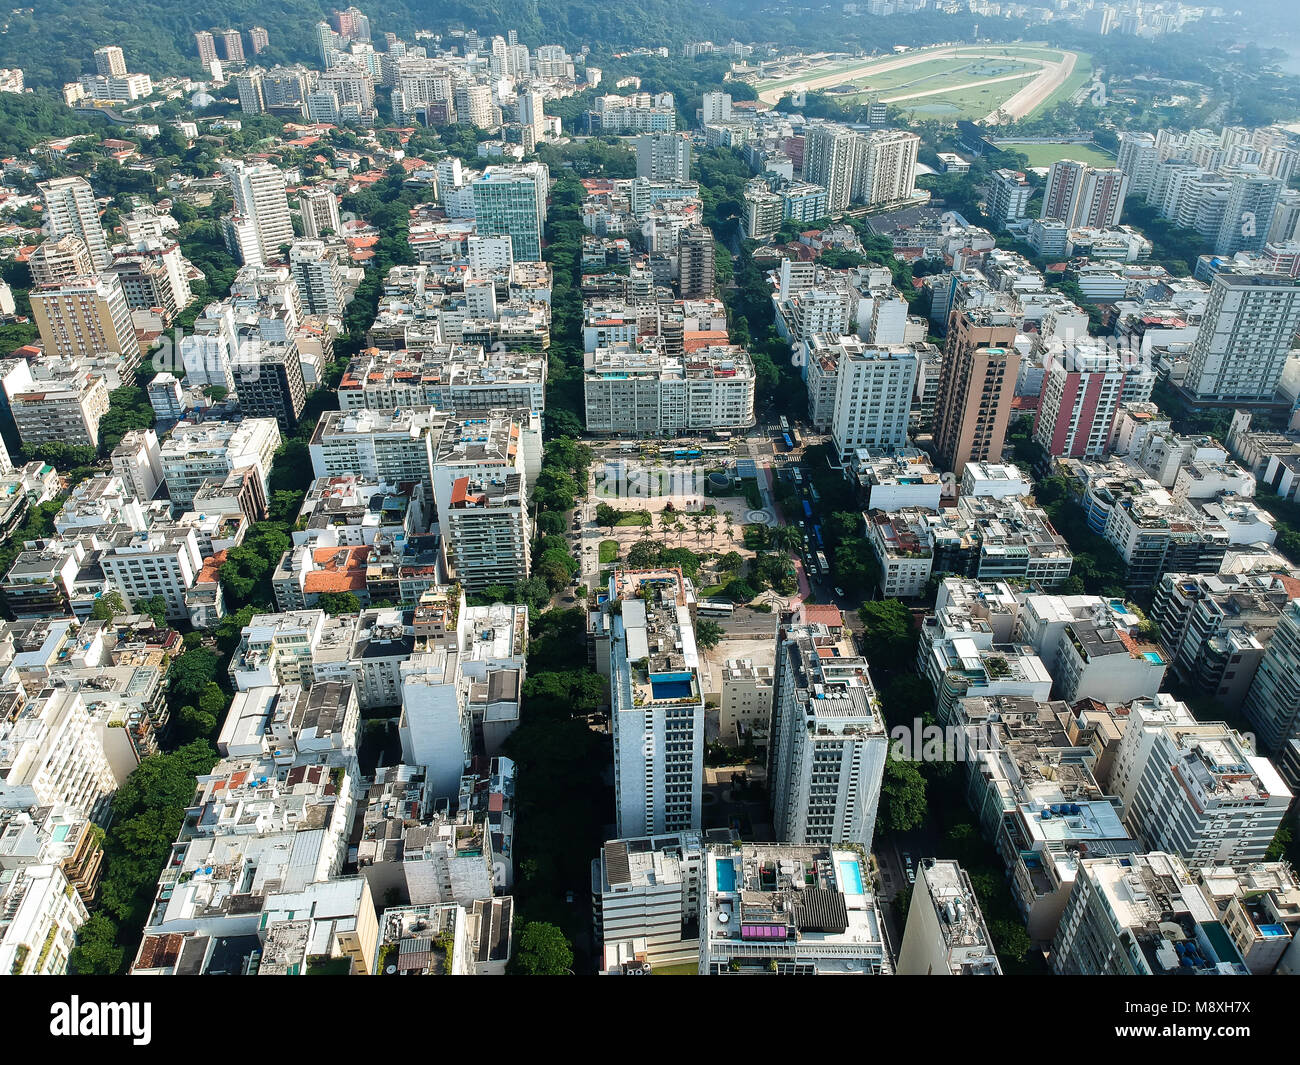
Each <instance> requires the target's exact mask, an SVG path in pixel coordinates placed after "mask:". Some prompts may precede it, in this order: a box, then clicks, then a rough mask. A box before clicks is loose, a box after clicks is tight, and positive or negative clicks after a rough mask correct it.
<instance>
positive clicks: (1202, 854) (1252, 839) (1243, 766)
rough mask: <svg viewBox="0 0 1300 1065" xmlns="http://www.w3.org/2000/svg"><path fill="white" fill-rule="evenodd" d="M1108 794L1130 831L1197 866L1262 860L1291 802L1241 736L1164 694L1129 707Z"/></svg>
mask: <svg viewBox="0 0 1300 1065" xmlns="http://www.w3.org/2000/svg"><path fill="white" fill-rule="evenodd" d="M1275 638H1276V637H1275ZM1261 668H1263V667H1262V665H1261ZM1110 791H1111V793H1113V794H1114V795H1116V796H1118V798H1119V799H1120V800H1121V801H1122V803H1123V809H1124V810H1125V811H1126V813H1125V820H1126V821H1127V822H1128V825H1129V828H1130V829H1131V830H1132V831H1133V833H1134V835H1135V836H1137V837H1139V838H1141V839H1143V840H1145V841H1146V843H1147V845H1148V846H1150V847H1152V848H1154V849H1159V850H1163V851H1168V852H1170V853H1171V854H1177V855H1178V856H1179V857H1180V858H1183V859H1184V860H1186V861H1189V862H1193V863H1195V864H1197V865H1207V864H1212V865H1236V864H1238V863H1241V862H1258V861H1262V860H1263V858H1264V852H1265V851H1267V850H1268V848H1269V845H1270V844H1271V843H1272V842H1273V837H1274V836H1275V835H1276V834H1277V830H1278V828H1279V827H1280V826H1281V824H1282V820H1283V818H1284V817H1285V816H1286V812H1287V808H1288V807H1289V806H1290V805H1291V792H1290V791H1289V790H1288V789H1287V786H1286V784H1285V783H1284V782H1283V780H1282V777H1281V775H1280V774H1279V773H1278V771H1277V770H1276V769H1274V768H1273V764H1272V763H1271V762H1269V760H1268V759H1267V758H1264V757H1262V756H1260V755H1257V754H1255V753H1254V752H1253V751H1252V749H1251V747H1250V746H1249V745H1248V744H1247V742H1246V740H1245V739H1244V738H1243V737H1242V736H1241V735H1240V733H1238V732H1236V731H1235V730H1234V729H1232V728H1230V727H1229V726H1228V725H1226V724H1224V723H1223V722H1222V721H1217V722H1199V721H1197V719H1196V718H1194V717H1193V716H1192V714H1191V711H1189V710H1188V709H1187V706H1186V705H1185V704H1183V703H1180V702H1178V701H1177V700H1175V699H1173V698H1172V697H1171V696H1168V695H1160V696H1156V697H1154V698H1152V699H1147V700H1142V701H1140V702H1134V703H1132V704H1131V705H1130V707H1129V716H1128V725H1127V727H1126V728H1125V729H1124V734H1123V736H1121V737H1120V741H1119V745H1118V747H1116V749H1115V761H1114V764H1113V766H1112V767H1111V773H1110Z"/></svg>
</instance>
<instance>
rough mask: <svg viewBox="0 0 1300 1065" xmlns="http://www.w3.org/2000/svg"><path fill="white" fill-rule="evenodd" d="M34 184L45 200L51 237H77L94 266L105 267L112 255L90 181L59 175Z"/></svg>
mask: <svg viewBox="0 0 1300 1065" xmlns="http://www.w3.org/2000/svg"><path fill="white" fill-rule="evenodd" d="M36 188H37V191H38V192H40V194H41V199H42V200H44V201H45V210H46V211H47V212H48V214H47V215H46V218H47V219H48V221H47V222H46V225H48V227H49V233H50V236H51V237H53V238H54V239H55V240H58V239H59V238H60V237H67V236H72V237H78V238H79V239H80V240H81V242H82V243H83V244H85V246H86V250H87V251H88V252H89V253H90V261H91V263H92V265H93V266H94V268H95V269H96V270H102V269H103V268H104V267H106V266H107V265H108V263H109V260H110V259H111V258H112V256H111V255H110V253H109V250H108V238H107V237H106V236H105V235H104V227H103V225H102V224H101V223H100V220H99V205H98V204H97V203H96V202H95V193H94V190H92V189H91V187H90V182H88V181H87V180H86V179H85V178H81V177H63V178H54V179H53V180H51V181H42V182H41V183H40V184H38V185H37V186H36Z"/></svg>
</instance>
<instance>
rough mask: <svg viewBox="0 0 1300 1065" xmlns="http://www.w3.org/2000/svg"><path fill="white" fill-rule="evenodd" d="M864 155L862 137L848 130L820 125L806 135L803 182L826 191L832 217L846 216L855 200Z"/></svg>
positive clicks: (842, 127)
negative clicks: (856, 179)
mask: <svg viewBox="0 0 1300 1065" xmlns="http://www.w3.org/2000/svg"><path fill="white" fill-rule="evenodd" d="M862 151H863V138H862V136H861V135H860V134H858V133H855V132H854V131H853V130H851V129H849V128H848V127H847V126H841V125H837V124H834V123H819V124H817V125H813V126H810V127H809V128H808V131H807V133H805V135H804V154H803V176H804V180H805V181H810V182H812V183H813V184H814V185H820V186H821V187H822V188H824V189H825V190H826V209H827V210H828V211H829V212H831V213H832V214H839V213H841V212H843V211H844V210H845V209H846V208H847V207H848V206H849V204H850V203H851V202H852V200H853V190H854V179H855V176H856V175H857V172H858V169H859V167H860V166H861V158H862Z"/></svg>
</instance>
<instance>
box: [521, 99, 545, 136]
mask: <svg viewBox="0 0 1300 1065" xmlns="http://www.w3.org/2000/svg"><path fill="white" fill-rule="evenodd" d="M544 104H545V97H544V96H543V95H542V93H541V90H540V89H525V90H524V91H522V92H520V93H519V95H518V96H517V97H516V98H515V107H516V110H517V111H518V117H519V124H520V125H521V126H524V127H526V128H528V129H531V130H532V131H533V137H534V142H536V141H540V140H541V139H542V134H544V133H545V132H546V113H545V110H544Z"/></svg>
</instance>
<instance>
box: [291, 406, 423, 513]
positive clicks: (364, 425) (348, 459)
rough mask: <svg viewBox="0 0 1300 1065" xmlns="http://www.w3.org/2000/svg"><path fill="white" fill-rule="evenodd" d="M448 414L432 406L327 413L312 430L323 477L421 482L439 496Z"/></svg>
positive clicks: (315, 460)
mask: <svg viewBox="0 0 1300 1065" xmlns="http://www.w3.org/2000/svg"><path fill="white" fill-rule="evenodd" d="M446 422H447V416H446V415H445V414H439V413H438V412H437V411H431V410H430V409H429V408H428V407H403V408H402V409H401V410H392V411H373V410H357V411H326V412H325V413H324V414H323V415H322V416H321V419H320V421H319V422H318V423H317V425H316V431H315V432H314V433H313V434H312V438H311V444H310V445H309V446H310V450H311V464H312V469H313V471H315V474H316V476H317V477H333V476H338V475H341V474H355V475H357V476H361V477H369V478H371V479H372V480H375V481H381V482H383V483H385V484H398V483H400V482H402V481H414V482H418V483H419V484H420V485H421V486H423V488H424V492H425V498H426V499H432V498H433V497H434V496H433V454H434V451H435V450H436V448H437V447H438V442H439V440H440V439H441V437H442V430H443V426H444V425H445V424H446Z"/></svg>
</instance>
